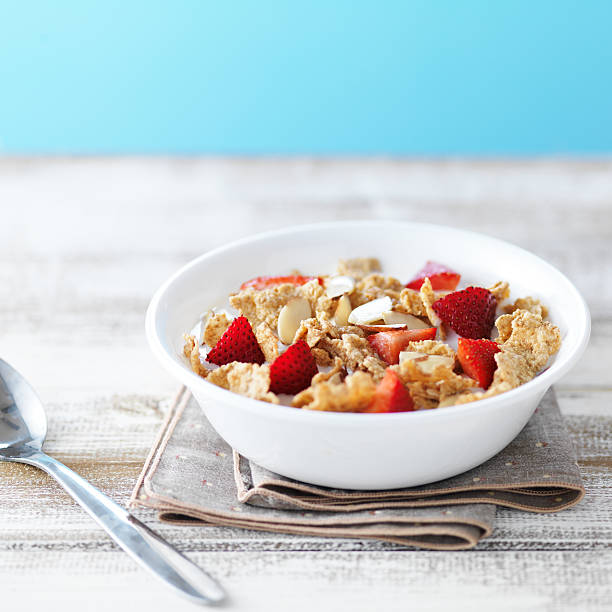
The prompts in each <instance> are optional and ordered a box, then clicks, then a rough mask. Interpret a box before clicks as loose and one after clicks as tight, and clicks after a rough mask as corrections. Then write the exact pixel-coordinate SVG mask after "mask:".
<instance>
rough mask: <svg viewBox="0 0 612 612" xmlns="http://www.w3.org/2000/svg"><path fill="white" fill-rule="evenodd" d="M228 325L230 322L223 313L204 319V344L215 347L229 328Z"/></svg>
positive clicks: (213, 314) (212, 314)
mask: <svg viewBox="0 0 612 612" xmlns="http://www.w3.org/2000/svg"><path fill="white" fill-rule="evenodd" d="M230 323H231V321H230V320H229V318H228V317H227V315H226V314H225V313H223V312H220V313H211V314H210V315H209V316H208V318H207V319H206V325H205V326H204V342H205V343H206V344H208V346H211V347H212V346H215V344H217V342H218V341H219V339H220V338H221V336H222V335H223V334H224V333H225V331H226V330H227V328H228V327H229V326H230Z"/></svg>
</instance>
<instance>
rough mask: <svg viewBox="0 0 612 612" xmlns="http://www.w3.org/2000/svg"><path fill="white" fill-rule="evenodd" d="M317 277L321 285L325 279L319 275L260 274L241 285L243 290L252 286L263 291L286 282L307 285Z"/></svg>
mask: <svg viewBox="0 0 612 612" xmlns="http://www.w3.org/2000/svg"><path fill="white" fill-rule="evenodd" d="M315 278H316V279H318V281H319V285H322V284H323V279H322V278H321V277H319V276H301V275H300V274H291V275H289V276H258V277H256V278H252V279H251V280H248V281H245V282H244V283H242V285H240V290H241V291H242V290H243V289H248V288H249V287H252V288H253V289H257V290H258V291H261V290H262V289H267V288H268V287H272V286H273V285H283V284H285V283H289V284H291V285H305V284H306V283H307V282H309V281H311V280H314V279H315Z"/></svg>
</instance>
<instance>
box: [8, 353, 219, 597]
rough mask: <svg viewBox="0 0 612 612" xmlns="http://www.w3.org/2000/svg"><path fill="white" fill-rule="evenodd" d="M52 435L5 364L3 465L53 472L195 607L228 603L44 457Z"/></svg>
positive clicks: (122, 513)
mask: <svg viewBox="0 0 612 612" xmlns="http://www.w3.org/2000/svg"><path fill="white" fill-rule="evenodd" d="M46 435H47V417H46V415H45V410H44V407H43V404H42V402H41V401H40V399H39V398H38V396H37V395H36V393H35V391H34V389H33V388H32V387H31V386H30V384H29V383H28V382H27V381H26V379H25V378H23V376H21V374H19V372H17V371H16V370H15V369H14V368H12V367H11V366H10V365H9V364H8V363H6V362H5V361H3V360H2V359H0V461H17V462H19V463H27V464H29V465H34V466H36V467H38V468H40V469H41V470H44V471H45V472H47V474H49V475H51V476H52V477H53V478H55V480H57V482H59V483H60V484H61V485H62V487H64V489H66V491H68V493H70V495H71V496H72V497H73V498H74V499H75V500H76V501H77V502H78V503H79V504H80V505H81V506H82V507H83V508H84V509H85V510H86V511H87V512H88V513H89V515H90V516H92V517H93V518H94V519H95V520H96V521H97V522H98V523H99V524H100V525H101V526H102V527H104V529H105V530H106V531H107V533H108V534H109V535H110V537H111V538H113V540H115V542H117V544H119V546H121V548H123V550H125V551H126V552H127V553H128V554H129V555H130V556H131V557H132V558H133V559H135V560H136V561H137V562H138V563H140V565H142V566H143V567H144V568H146V569H147V570H149V571H150V572H152V573H153V574H154V575H155V576H157V577H158V578H159V579H161V580H163V581H164V582H165V583H166V584H167V585H168V586H170V587H172V588H173V589H174V590H175V591H177V592H178V593H180V594H181V595H183V596H185V597H187V598H188V599H190V600H191V601H193V602H194V603H198V604H215V603H219V602H221V601H222V600H223V599H224V598H225V593H224V591H223V589H222V588H221V587H220V586H219V585H218V584H217V583H216V582H215V581H214V580H213V579H212V578H211V577H210V576H209V575H208V574H206V573H205V572H203V571H202V570H201V569H200V568H199V567H198V566H197V565H195V563H192V562H191V561H190V560H189V559H187V557H185V556H183V555H182V554H181V553H180V552H179V551H178V550H176V549H175V548H173V547H172V546H170V544H168V542H166V541H165V540H163V539H162V538H161V537H160V536H159V535H157V534H156V533H155V532H153V531H151V530H150V529H149V528H148V527H147V526H146V525H144V524H143V523H141V522H140V521H139V520H137V519H136V518H134V517H133V516H132V515H131V514H130V513H129V512H127V510H125V509H124V508H122V507H121V506H120V505H119V504H116V503H115V502H114V501H112V500H111V499H110V498H109V497H107V496H106V495H104V494H103V493H102V492H101V491H99V490H98V489H96V488H95V487H94V486H93V485H91V484H90V483H89V482H87V481H86V480H85V479H83V478H81V477H80V476H79V475H78V474H76V473H75V472H73V471H72V470H71V469H69V468H67V467H66V466H65V465H63V464H62V463H60V462H59V461H56V460H55V459H53V458H52V457H49V455H46V454H45V453H43V452H42V450H41V449H42V445H43V442H44V441H45V436H46Z"/></svg>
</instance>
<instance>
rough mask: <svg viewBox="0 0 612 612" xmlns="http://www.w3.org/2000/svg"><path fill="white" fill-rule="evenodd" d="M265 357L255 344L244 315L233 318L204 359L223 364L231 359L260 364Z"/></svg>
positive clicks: (255, 341)
mask: <svg viewBox="0 0 612 612" xmlns="http://www.w3.org/2000/svg"><path fill="white" fill-rule="evenodd" d="M265 360H266V358H265V357H264V354H263V352H262V350H261V348H260V347H259V344H257V338H256V337H255V334H254V333H253V329H252V328H251V324H250V323H249V321H248V319H247V318H246V317H238V318H237V319H234V320H233V321H232V323H231V325H230V326H229V327H228V328H227V329H226V330H225V333H224V334H223V335H222V336H221V338H219V340H218V341H217V344H215V346H214V347H213V348H212V350H211V351H210V352H209V353H208V355H207V356H206V361H208V362H209V363H216V364H217V365H225V364H226V363H231V362H232V361H243V362H244V363H258V364H260V365H261V364H262V363H263V362H264V361H265Z"/></svg>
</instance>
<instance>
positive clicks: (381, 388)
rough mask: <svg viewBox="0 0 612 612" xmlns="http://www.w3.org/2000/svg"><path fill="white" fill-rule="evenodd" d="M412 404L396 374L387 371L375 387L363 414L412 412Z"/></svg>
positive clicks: (408, 394)
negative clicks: (370, 400) (374, 391)
mask: <svg viewBox="0 0 612 612" xmlns="http://www.w3.org/2000/svg"><path fill="white" fill-rule="evenodd" d="M413 410H414V403H413V401H412V397H411V396H410V393H408V390H407V389H406V387H404V385H403V384H402V381H401V380H400V379H399V376H398V375H397V372H394V371H393V370H387V371H386V372H385V375H384V377H383V379H382V380H381V381H380V382H379V383H378V387H376V394H375V395H374V398H373V399H372V402H371V404H370V405H369V407H368V409H367V410H365V411H364V412H412V411H413Z"/></svg>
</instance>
